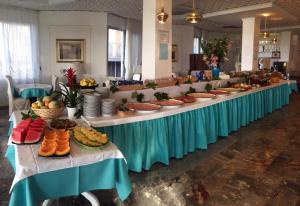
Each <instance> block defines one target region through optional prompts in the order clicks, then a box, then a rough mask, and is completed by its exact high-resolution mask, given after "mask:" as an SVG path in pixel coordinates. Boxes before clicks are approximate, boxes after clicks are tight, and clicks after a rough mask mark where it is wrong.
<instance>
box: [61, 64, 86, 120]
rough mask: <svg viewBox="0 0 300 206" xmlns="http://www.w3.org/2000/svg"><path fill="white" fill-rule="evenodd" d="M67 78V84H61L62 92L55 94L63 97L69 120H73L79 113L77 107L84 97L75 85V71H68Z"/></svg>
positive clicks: (70, 69)
mask: <svg viewBox="0 0 300 206" xmlns="http://www.w3.org/2000/svg"><path fill="white" fill-rule="evenodd" d="M65 77H66V78H67V84H66V85H65V84H63V83H59V84H60V85H61V91H55V93H57V94H59V95H61V97H62V100H63V102H64V104H65V105H66V107H67V111H68V118H69V119H73V118H75V114H76V112H77V105H78V104H80V103H81V102H82V95H80V93H79V88H78V86H77V85H76V84H74V79H75V71H74V69H72V68H69V69H67V71H66V73H65Z"/></svg>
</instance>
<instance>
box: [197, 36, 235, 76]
mask: <svg viewBox="0 0 300 206" xmlns="http://www.w3.org/2000/svg"><path fill="white" fill-rule="evenodd" d="M230 46H231V42H229V41H228V39H227V38H226V37H224V38H220V39H214V40H211V41H207V42H202V43H201V48H202V49H203V53H204V56H203V60H204V61H205V62H206V64H207V66H208V67H209V68H211V69H212V74H213V75H212V76H213V77H214V78H219V73H220V63H223V62H224V61H225V60H226V61H228V59H227V52H228V48H230Z"/></svg>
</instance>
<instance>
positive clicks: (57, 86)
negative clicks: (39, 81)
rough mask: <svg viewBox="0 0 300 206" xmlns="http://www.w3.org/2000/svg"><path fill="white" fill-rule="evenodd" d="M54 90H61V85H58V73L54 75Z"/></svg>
mask: <svg viewBox="0 0 300 206" xmlns="http://www.w3.org/2000/svg"><path fill="white" fill-rule="evenodd" d="M52 90H53V91H57V90H60V87H59V85H58V77H57V76H56V75H54V74H53V75H52Z"/></svg>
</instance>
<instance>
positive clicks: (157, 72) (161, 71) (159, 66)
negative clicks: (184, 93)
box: [142, 0, 172, 79]
mask: <svg viewBox="0 0 300 206" xmlns="http://www.w3.org/2000/svg"><path fill="white" fill-rule="evenodd" d="M162 7H163V8H164V10H165V12H166V13H167V14H168V15H169V17H168V20H167V22H166V23H165V24H160V23H158V20H157V17H156V15H157V13H158V12H159V11H160V9H161V8H162ZM171 55H172V0H143V43H142V77H143V79H155V78H162V77H169V76H171V73H172V56H171Z"/></svg>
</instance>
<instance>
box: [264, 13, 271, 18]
mask: <svg viewBox="0 0 300 206" xmlns="http://www.w3.org/2000/svg"><path fill="white" fill-rule="evenodd" d="M270 15H271V14H270V13H263V14H262V16H264V17H268V16H270Z"/></svg>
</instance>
